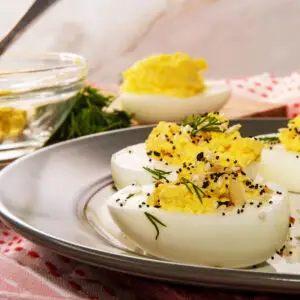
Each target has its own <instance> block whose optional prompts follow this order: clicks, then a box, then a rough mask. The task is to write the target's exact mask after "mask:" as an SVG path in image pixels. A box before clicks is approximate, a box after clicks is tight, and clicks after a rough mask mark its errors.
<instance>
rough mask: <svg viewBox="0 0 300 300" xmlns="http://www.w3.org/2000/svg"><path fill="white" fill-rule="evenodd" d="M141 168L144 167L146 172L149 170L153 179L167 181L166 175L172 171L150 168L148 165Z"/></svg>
mask: <svg viewBox="0 0 300 300" xmlns="http://www.w3.org/2000/svg"><path fill="white" fill-rule="evenodd" d="M143 169H145V170H146V171H147V172H149V173H150V174H152V177H153V179H154V180H157V181H158V180H165V181H168V179H167V178H166V175H169V174H171V173H172V172H166V171H163V170H159V169H151V168H148V167H143Z"/></svg>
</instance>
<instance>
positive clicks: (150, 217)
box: [145, 212, 167, 240]
mask: <svg viewBox="0 0 300 300" xmlns="http://www.w3.org/2000/svg"><path fill="white" fill-rule="evenodd" d="M145 216H146V217H147V219H148V220H149V221H150V223H151V224H152V225H153V226H154V228H155V231H156V236H155V239H156V240H157V239H158V237H159V227H158V226H159V225H161V226H164V227H167V225H166V224H164V223H163V222H162V221H160V220H159V219H157V218H156V217H155V216H153V215H152V214H150V213H148V212H145Z"/></svg>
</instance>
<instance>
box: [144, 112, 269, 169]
mask: <svg viewBox="0 0 300 300" xmlns="http://www.w3.org/2000/svg"><path fill="white" fill-rule="evenodd" d="M228 124H229V120H228V119H226V118H225V117H223V116H221V115H219V114H216V113H209V114H207V115H204V116H201V117H194V119H191V118H189V119H187V120H186V121H185V122H183V124H182V125H177V124H176V123H168V122H160V123H159V124H158V125H157V126H156V127H155V128H154V129H153V130H152V132H151V133H150V135H149V137H148V139H147V140H146V142H145V144H146V149H147V154H148V156H149V157H150V158H151V159H155V160H161V161H164V162H167V163H169V164H172V165H176V166H182V165H183V164H184V163H193V162H194V161H195V160H196V157H197V156H198V154H199V153H201V152H203V154H205V155H208V156H211V157H210V159H211V161H212V163H216V164H222V165H223V166H225V167H232V166H236V165H238V166H240V167H242V168H245V167H246V166H248V165H249V164H250V163H252V162H255V161H258V160H259V159H260V155H261V151H262V149H263V144H262V143H261V142H259V141H256V140H254V139H251V138H243V137H241V135H240V133H239V128H240V125H234V126H232V127H229V126H228Z"/></svg>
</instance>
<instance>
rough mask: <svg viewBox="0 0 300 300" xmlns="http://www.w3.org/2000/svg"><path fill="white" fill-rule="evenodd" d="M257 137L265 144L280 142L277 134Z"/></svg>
mask: <svg viewBox="0 0 300 300" xmlns="http://www.w3.org/2000/svg"><path fill="white" fill-rule="evenodd" d="M257 139H258V140H259V141H261V142H263V143H266V144H276V143H280V140H279V137H278V136H265V137H258V138H257Z"/></svg>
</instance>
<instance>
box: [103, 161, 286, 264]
mask: <svg viewBox="0 0 300 300" xmlns="http://www.w3.org/2000/svg"><path fill="white" fill-rule="evenodd" d="M107 205H108V209H109V212H110V214H111V216H112V219H113V220H114V222H115V223H116V225H117V226H118V227H119V228H120V230H121V231H122V232H123V233H124V234H125V235H126V236H127V237H128V238H129V239H130V240H132V241H133V242H135V243H136V244H137V245H138V246H139V247H140V248H141V249H144V250H145V251H146V252H147V253H148V254H151V255H153V256H155V257H158V258H163V259H166V260H172V261H175V262H181V263H188V264H201V265H209V266H215V267H246V266H251V265H253V264H258V263H261V262H263V261H265V260H267V259H268V258H269V257H271V256H272V255H273V254H274V253H275V252H276V251H277V250H279V249H281V248H282V246H283V244H284V243H285V241H286V239H287V237H288V232H289V204H288V198H287V193H286V191H285V190H284V189H283V188H281V187H280V186H277V185H276V184H272V183H270V184H267V185H265V184H264V185H261V184H259V183H256V182H254V181H253V180H252V179H251V178H250V177H248V176H247V175H246V174H245V173H244V172H243V171H241V170H237V171H233V170H232V169H231V168H226V167H225V168H224V167H221V166H218V165H217V166H215V165H213V164H211V163H209V162H207V161H206V160H203V161H199V162H196V163H195V164H194V165H191V166H188V167H186V168H185V170H182V171H179V172H178V178H177V180H176V181H175V182H169V183H168V182H166V180H159V181H157V182H156V183H155V184H150V185H144V186H139V185H130V186H127V187H125V188H124V189H122V190H120V191H118V192H117V193H115V194H114V195H113V196H112V197H111V198H110V199H109V200H108V202H107Z"/></svg>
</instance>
